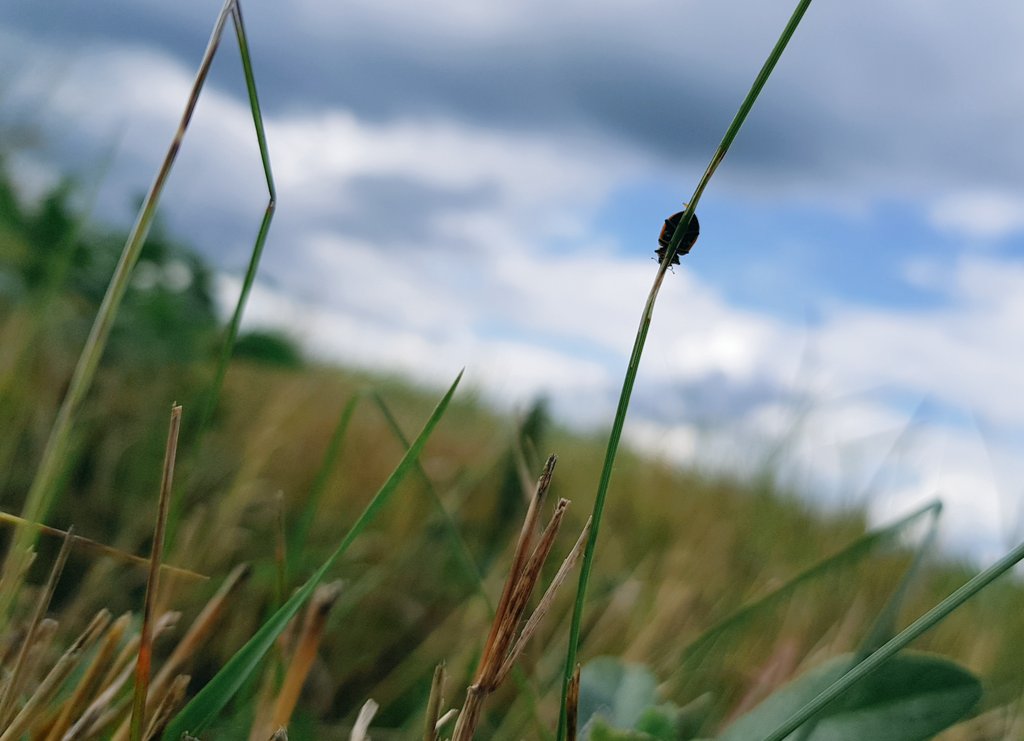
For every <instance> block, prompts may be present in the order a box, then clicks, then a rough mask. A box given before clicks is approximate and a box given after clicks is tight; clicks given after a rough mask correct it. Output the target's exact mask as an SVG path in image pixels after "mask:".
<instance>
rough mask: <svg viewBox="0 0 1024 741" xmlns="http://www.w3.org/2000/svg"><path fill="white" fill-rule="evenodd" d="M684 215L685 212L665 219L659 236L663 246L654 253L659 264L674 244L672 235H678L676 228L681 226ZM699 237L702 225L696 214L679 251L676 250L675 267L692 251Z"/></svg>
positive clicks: (659, 241)
mask: <svg viewBox="0 0 1024 741" xmlns="http://www.w3.org/2000/svg"><path fill="white" fill-rule="evenodd" d="M684 213H685V211H680V212H679V213H677V214H672V215H671V216H669V217H668V218H667V219H665V225H664V226H662V227H661V234H659V235H658V244H659V245H661V246H660V247H658V249H656V250H655V251H654V253H655V254H656V255H657V256H658V262H659V263H660V262H661V261H662V260H664V259H665V255H666V254H667V253H668V246H669V244H670V243H671V242H672V235H673V234H675V233H676V227H678V226H679V222H680V220H682V218H683V214H684ZM699 236H700V223H699V222H698V221H697V214H694V215H693V218H692V219H690V226H689V228H688V229H687V230H686V234H684V235H683V240H682V241H681V242H680V243H679V249H678V250H676V254H675V256H674V257H673V258H672V264H673V265H678V264H679V258H680V257H681V256H683V255H685V254H686V253H688V252H689V251H690V249H691V248H692V247H693V243H694V242H696V241H697V237H699Z"/></svg>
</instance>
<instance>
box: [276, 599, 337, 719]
mask: <svg viewBox="0 0 1024 741" xmlns="http://www.w3.org/2000/svg"><path fill="white" fill-rule="evenodd" d="M341 586H342V583H341V582H340V581H336V582H331V583H330V584H324V585H323V586H320V587H318V588H317V590H316V592H315V593H314V595H313V598H312V599H311V600H310V602H309V607H307V608H306V616H305V619H304V620H303V624H302V631H301V632H300V633H299V637H298V641H297V643H296V645H295V652H294V654H293V655H292V659H291V662H290V664H289V666H288V673H287V674H286V675H285V678H284V684H282V685H281V691H280V692H279V693H278V695H277V699H276V700H275V701H274V710H273V712H272V713H271V716H270V728H271V729H273V728H281V727H283V726H287V725H288V721H290V720H291V717H292V713H293V712H295V705H296V704H297V703H298V701H299V694H300V693H301V692H302V687H303V685H304V684H305V683H306V678H307V677H308V676H309V670H310V669H312V668H313V662H314V661H315V660H316V654H317V650H318V649H319V648H320V642H321V641H322V640H323V637H324V630H325V628H326V626H327V617H328V615H330V612H331V608H332V607H333V606H334V603H335V602H337V600H338V595H339V594H341ZM266 732H267V729H263V731H262V733H263V735H266Z"/></svg>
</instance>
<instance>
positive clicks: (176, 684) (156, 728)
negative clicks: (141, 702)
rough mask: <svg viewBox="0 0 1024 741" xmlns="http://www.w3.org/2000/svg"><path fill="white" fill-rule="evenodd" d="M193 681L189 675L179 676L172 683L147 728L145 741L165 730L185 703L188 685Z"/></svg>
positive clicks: (144, 736)
mask: <svg viewBox="0 0 1024 741" xmlns="http://www.w3.org/2000/svg"><path fill="white" fill-rule="evenodd" d="M191 680H192V677H190V676H189V675H187V674H179V675H178V676H176V677H175V678H174V681H173V682H171V687H170V689H168V690H167V692H165V693H164V696H163V697H161V698H160V704H159V705H157V706H156V710H155V711H154V713H153V717H152V719H151V720H150V721H149V725H148V726H147V727H146V733H145V734H144V735H143V738H144V739H147V740H148V739H151V738H156V737H157V736H159V735H160V733H161V732H162V731H163V730H164V727H165V726H166V725H167V723H168V722H169V721H170V720H171V718H172V717H173V716H174V714H175V713H176V712H178V708H180V707H181V706H182V705H183V704H184V703H185V691H186V690H187V689H188V683H189V682H190V681H191Z"/></svg>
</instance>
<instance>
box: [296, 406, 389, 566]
mask: <svg viewBox="0 0 1024 741" xmlns="http://www.w3.org/2000/svg"><path fill="white" fill-rule="evenodd" d="M365 398H366V392H365V391H357V392H356V393H354V394H353V395H352V397H351V398H350V399H349V400H348V401H347V402H346V403H345V406H344V408H342V410H341V415H340V416H339V417H338V424H337V425H336V426H335V428H334V432H333V433H332V434H331V439H330V441H329V442H328V443H327V450H326V451H324V457H323V459H321V461H320V468H319V470H318V471H317V473H316V478H315V479H314V480H313V485H312V486H311V487H310V489H309V494H307V495H306V501H305V504H304V505H303V508H302V513H301V514H300V516H299V518H298V521H297V522H296V523H295V526H294V528H292V533H291V536H290V537H289V541H290V543H291V546H292V547H293V548H301V547H302V545H303V544H304V543H305V542H306V538H307V537H308V536H309V530H310V528H311V527H312V526H313V520H314V518H315V517H316V513H317V510H319V509H320V500H321V499H323V495H324V491H325V490H326V489H327V482H328V481H329V480H330V478H331V473H332V472H333V471H334V466H335V464H336V463H337V461H338V458H339V457H340V456H341V450H342V446H343V445H344V443H345V438H346V437H347V436H348V428H349V425H350V424H351V423H352V416H353V415H354V414H355V411H356V407H357V406H359V402H361V401H362V400H363V399H365ZM408 447H409V446H408V445H406V448H408ZM298 558H299V554H298V553H294V554H292V558H291V560H292V562H294V563H298Z"/></svg>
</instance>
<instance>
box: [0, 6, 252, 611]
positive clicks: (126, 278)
mask: <svg viewBox="0 0 1024 741" xmlns="http://www.w3.org/2000/svg"><path fill="white" fill-rule="evenodd" d="M233 4H234V0H227V2H225V4H224V7H223V9H222V10H221V12H220V15H219V16H218V17H217V22H216V23H215V24H214V28H213V33H212V34H211V36H210V41H209V43H208V44H207V47H206V51H205V53H204V54H203V58H202V61H201V62H200V64H199V70H198V72H197V73H196V77H195V81H194V82H193V84H192V90H191V93H190V95H189V99H188V102H187V103H186V105H185V111H184V113H183V114H182V117H181V120H180V122H179V124H178V129H177V131H176V132H175V135H174V139H173V140H172V142H171V145H170V147H168V150H167V153H166V154H165V155H164V160H163V162H162V163H161V165H160V169H159V170H158V171H157V174H156V177H155V178H154V179H153V183H152V185H150V188H149V191H148V192H147V193H146V196H145V198H144V199H143V201H142V205H141V207H140V208H139V214H138V216H137V217H136V220H135V224H134V225H133V226H132V229H131V231H130V232H129V234H128V238H127V240H126V241H125V245H124V249H123V250H122V252H121V256H120V258H119V259H118V262H117V265H116V267H115V268H114V273H113V275H112V276H111V279H110V283H109V285H108V286H107V292H106V293H105V294H104V296H103V301H102V302H101V303H100V308H99V310H98V311H97V313H96V319H95V320H94V321H93V325H92V329H91V330H90V332H89V337H88V338H87V339H86V342H85V346H84V347H83V349H82V353H81V355H79V358H78V363H77V365H76V366H75V370H74V373H73V374H72V376H71V381H70V383H69V385H68V390H67V393H66V394H65V396H64V400H63V402H62V403H61V406H60V410H59V411H58V412H57V418H56V420H55V421H54V423H53V427H52V428H51V430H50V437H49V439H48V440H47V443H46V447H45V449H44V450H43V456H42V459H41V461H40V464H39V469H38V471H37V472H36V476H35V479H34V480H33V482H32V486H31V487H30V488H29V492H28V495H27V496H26V498H25V504H24V507H23V509H22V517H23V518H24V519H26V520H28V521H30V522H42V521H43V520H44V519H45V518H46V513H47V512H48V511H49V509H50V506H51V505H52V503H53V500H54V498H55V497H56V494H57V490H58V487H57V483H58V481H59V479H60V477H61V475H62V472H63V469H64V465H65V462H66V459H67V457H68V453H69V448H70V443H71V428H72V425H73V424H74V421H75V419H76V417H77V416H78V412H79V410H80V408H81V406H82V403H83V402H84V401H85V398H86V395H87V394H88V392H89V389H90V388H92V383H93V380H94V378H95V376H96V369H97V368H98V367H99V363H100V358H101V357H102V356H103V351H104V349H105V348H106V346H107V340H108V339H109V337H110V331H111V329H112V328H113V326H114V320H115V318H116V317H117V312H118V309H119V308H120V306H121V301H122V299H123V298H124V295H125V292H126V291H127V290H128V285H129V283H130V281H131V275H132V270H133V269H134V267H135V263H137V262H138V259H139V255H140V254H141V253H142V247H143V244H144V243H145V241H146V237H147V236H148V234H149V230H150V227H151V226H152V224H153V219H154V217H155V216H156V209H157V204H158V203H159V201H160V195H161V193H162V192H163V189H164V185H165V184H166V183H167V178H168V177H169V176H170V174H171V169H172V168H173V166H174V162H175V160H176V159H177V155H178V151H179V150H180V148H181V142H182V139H183V138H184V136H185V131H186V129H187V128H188V125H189V122H190V121H191V120H192V114H193V113H194V112H195V108H196V103H197V102H198V100H199V93H200V92H201V90H202V88H203V85H204V83H205V82H206V77H207V75H208V73H209V71H210V66H211V64H212V63H213V58H214V56H215V55H216V53H217V47H218V46H219V44H220V38H221V34H222V32H223V30H224V23H225V22H226V20H227V15H228V12H229V11H230V9H231V7H232V6H233ZM37 532H38V531H37V530H36V529H35V528H20V529H19V530H18V533H17V536H16V537H15V538H14V541H13V543H12V545H11V546H10V549H9V550H8V554H7V555H8V557H7V562H6V563H5V565H4V571H5V573H7V576H8V577H9V578H7V579H5V580H4V583H3V589H2V591H0V619H2V618H3V617H4V616H6V614H7V612H8V609H9V606H10V603H11V599H12V596H13V595H14V594H15V593H16V592H17V590H18V589H19V587H20V580H18V579H16V578H14V572H13V571H10V570H9V564H11V563H16V562H17V560H18V558H20V555H19V554H22V553H24V552H25V551H27V550H28V548H30V547H31V546H32V545H33V544H34V543H35V538H36V533H37Z"/></svg>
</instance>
